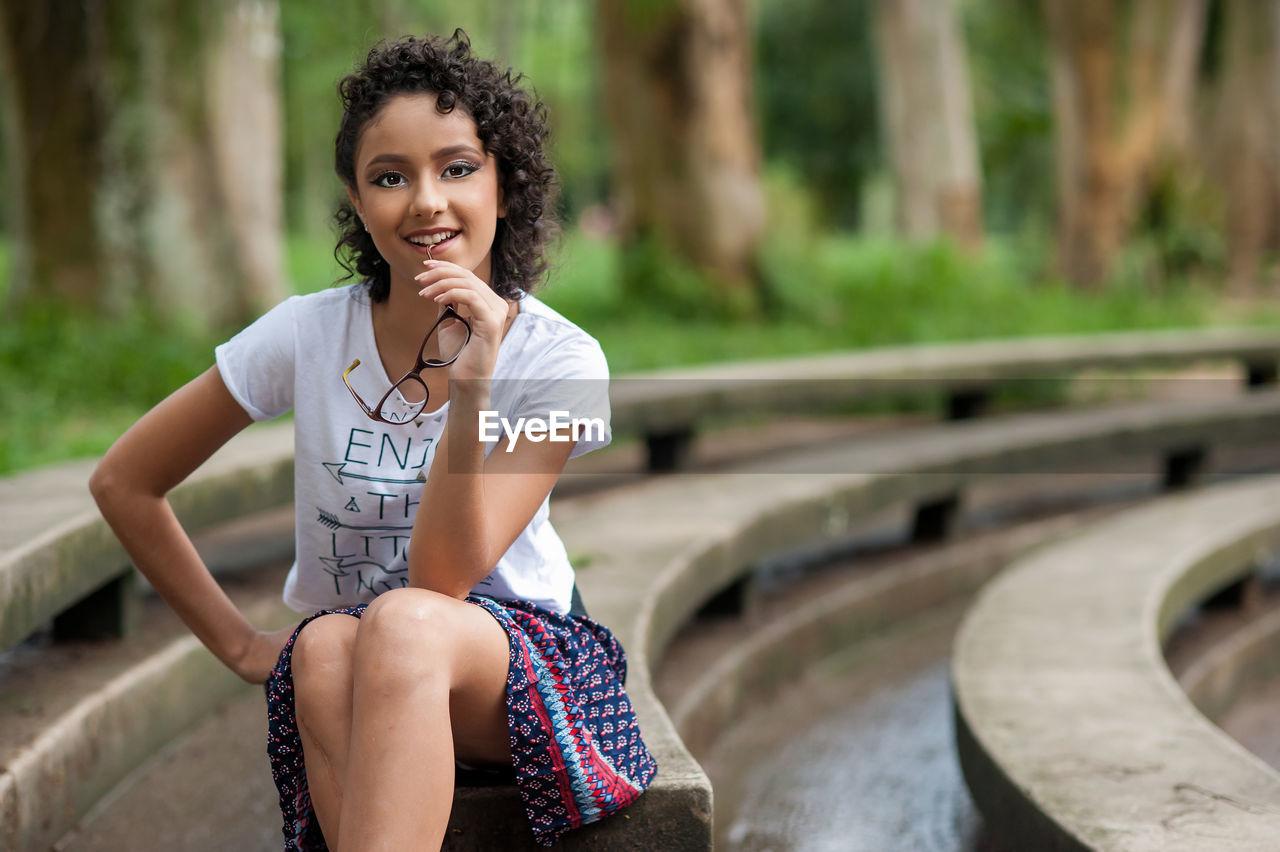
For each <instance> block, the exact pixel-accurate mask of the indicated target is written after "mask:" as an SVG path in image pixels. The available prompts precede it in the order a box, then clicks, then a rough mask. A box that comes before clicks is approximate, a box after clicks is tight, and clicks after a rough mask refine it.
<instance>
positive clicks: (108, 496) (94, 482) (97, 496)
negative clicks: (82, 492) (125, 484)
mask: <svg viewBox="0 0 1280 852" xmlns="http://www.w3.org/2000/svg"><path fill="white" fill-rule="evenodd" d="M119 491H120V477H119V476H118V475H117V474H116V473H115V472H114V471H113V470H112V466H111V464H110V462H109V461H108V460H107V459H103V460H101V461H99V462H98V464H97V466H96V467H95V468H94V469H93V473H91V474H90V475H89V494H90V495H92V497H93V500H94V502H95V503H97V504H98V508H100V509H101V508H103V507H105V506H107V505H108V504H110V503H111V502H112V500H113V497H114V495H116V494H118V493H119Z"/></svg>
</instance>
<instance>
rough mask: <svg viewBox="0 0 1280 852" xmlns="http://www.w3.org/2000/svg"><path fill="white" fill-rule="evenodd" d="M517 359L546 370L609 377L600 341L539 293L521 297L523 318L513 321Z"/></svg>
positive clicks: (514, 353) (513, 337)
mask: <svg viewBox="0 0 1280 852" xmlns="http://www.w3.org/2000/svg"><path fill="white" fill-rule="evenodd" d="M509 337H511V338H512V340H511V343H512V348H513V349H514V350H516V351H515V352H513V353H512V355H513V356H514V358H513V361H515V362H517V363H520V362H522V363H524V364H525V365H530V366H532V365H534V364H537V365H539V366H540V367H541V368H542V369H543V370H545V369H547V368H548V367H549V366H550V365H553V364H554V365H556V369H555V370H554V372H556V373H564V372H565V371H570V372H574V373H582V374H583V375H584V376H591V377H607V376H608V374H609V367H608V363H607V361H606V360H605V356H604V350H603V349H602V348H601V346H600V343H599V341H597V340H596V339H595V338H594V337H592V336H591V335H590V334H587V332H585V331H583V330H582V328H581V327H580V326H578V325H577V324H576V323H574V322H573V321H572V320H570V319H568V318H567V317H565V316H564V315H563V314H561V313H560V312H559V311H556V310H555V309H554V308H552V307H550V306H548V305H547V304H546V303H545V302H543V301H541V300H540V299H538V298H537V297H536V296H531V295H529V294H525V295H524V296H523V297H521V299H520V316H519V321H518V322H517V323H516V324H515V325H513V327H512V334H511V335H509Z"/></svg>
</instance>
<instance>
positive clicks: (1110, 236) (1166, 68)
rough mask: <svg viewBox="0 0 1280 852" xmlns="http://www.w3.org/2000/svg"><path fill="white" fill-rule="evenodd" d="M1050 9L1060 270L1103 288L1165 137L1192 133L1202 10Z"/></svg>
mask: <svg viewBox="0 0 1280 852" xmlns="http://www.w3.org/2000/svg"><path fill="white" fill-rule="evenodd" d="M1130 9H1131V11H1130V12H1129V18H1128V20H1127V21H1124V20H1122V19H1121V15H1120V13H1119V11H1118V9H1117V6H1116V4H1115V2H1114V0H1045V12H1046V17H1047V19H1048V23H1049V33H1050V44H1051V50H1052V69H1053V90H1054V117H1055V120H1056V125H1057V127H1056V131H1057V140H1058V161H1057V165H1058V195H1059V198H1058V204H1059V213H1058V265H1059V269H1060V270H1061V272H1062V273H1063V274H1064V275H1065V276H1066V277H1067V278H1068V279H1069V280H1071V281H1072V282H1074V283H1076V284H1078V285H1080V286H1084V287H1097V286H1099V285H1101V284H1102V282H1103V281H1104V280H1105V278H1106V277H1107V275H1108V274H1109V272H1110V270H1111V266H1112V264H1113V262H1114V261H1115V259H1116V257H1117V256H1118V255H1119V253H1120V250H1121V249H1122V248H1123V246H1124V242H1125V239H1126V238H1127V237H1128V234H1129V230H1130V227H1131V226H1132V224H1133V221H1134V218H1135V217H1136V215H1137V212H1138V210H1139V207H1140V204H1141V202H1142V200H1143V197H1144V193H1145V191H1146V189H1147V188H1148V180H1149V177H1150V172H1151V169H1152V166H1153V165H1154V162H1155V160H1156V157H1157V155H1158V154H1159V152H1160V146H1161V141H1162V137H1163V134H1165V133H1166V132H1167V131H1168V130H1169V129H1170V128H1173V129H1174V130H1177V129H1178V128H1179V127H1185V120H1180V119H1178V118H1174V117H1172V116H1173V115H1174V111H1175V110H1184V109H1187V108H1188V104H1187V100H1188V99H1189V96H1188V95H1187V94H1186V89H1187V87H1188V86H1189V82H1188V81H1189V80H1190V79H1192V78H1193V75H1194V70H1195V63H1196V60H1197V58H1198V56H1199V49H1198V43H1197V42H1198V38H1200V37H1202V35H1203V31H1204V14H1205V0H1133V2H1132V4H1131V5H1130Z"/></svg>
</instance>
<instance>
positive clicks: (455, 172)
mask: <svg viewBox="0 0 1280 852" xmlns="http://www.w3.org/2000/svg"><path fill="white" fill-rule="evenodd" d="M479 169H480V167H479V166H477V165H476V164H475V163H468V162H467V161H466V160H459V161H458V162H456V163H450V164H449V165H447V166H445V167H444V172H443V173H442V176H443V177H447V178H464V177H466V176H467V175H469V174H471V173H472V172H475V171H478V170H479Z"/></svg>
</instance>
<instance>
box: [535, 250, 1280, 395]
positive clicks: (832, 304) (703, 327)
mask: <svg viewBox="0 0 1280 852" xmlns="http://www.w3.org/2000/svg"><path fill="white" fill-rule="evenodd" d="M1042 249H1043V247H1037V246H1036V245H1035V244H1031V243H1028V242H1026V241H1019V240H1015V239H1004V240H993V241H991V242H990V243H989V245H988V247H987V248H986V249H985V250H984V251H983V252H982V253H981V254H980V255H978V256H976V257H968V256H966V255H965V254H963V253H962V252H960V251H959V250H957V249H955V248H954V247H952V246H951V245H949V244H947V243H936V244H933V245H927V246H911V245H908V244H905V243H903V242H901V241H898V240H893V239H887V238H886V239H857V238H852V237H843V236H830V235H827V236H821V235H814V236H812V237H811V238H810V239H809V240H804V241H795V242H792V241H788V240H786V239H782V240H780V241H779V244H778V245H775V246H773V247H771V249H770V250H769V251H766V252H765V253H764V254H763V255H762V262H763V264H764V267H765V271H766V275H767V276H768V278H769V279H770V282H771V293H772V297H773V301H774V304H773V308H772V310H771V312H770V313H769V314H768V315H767V316H766V317H764V318H761V319H757V320H740V321H737V322H732V323H729V322H725V321H724V320H721V319H715V318H709V317H706V316H705V315H699V314H697V313H694V314H688V313H685V312H683V311H680V310H677V309H674V308H673V307H672V306H671V304H669V303H668V302H666V301H663V300H662V299H659V298H657V297H655V298H653V299H651V300H649V301H648V302H647V303H645V302H640V301H637V300H636V299H635V298H634V297H632V296H629V295H628V294H627V293H626V291H625V289H624V287H623V286H622V283H621V281H620V279H619V277H618V276H617V268H618V263H619V255H618V252H617V251H616V250H615V249H613V248H612V247H611V246H610V245H609V244H608V243H606V242H603V241H600V240H598V239H593V238H590V237H587V236H584V235H582V234H580V233H576V234H573V235H571V236H570V238H569V239H568V240H566V243H565V247H564V250H563V252H562V255H561V263H560V265H559V268H558V269H557V271H556V274H555V275H554V276H553V278H552V280H551V284H550V286H549V287H548V289H547V290H546V291H545V292H544V293H543V294H542V297H543V298H544V299H545V300H546V301H547V302H548V303H549V304H551V305H552V306H553V307H555V308H556V309H557V310H560V311H562V312H563V313H565V314H566V315H567V316H569V317H570V318H572V319H573V320H574V321H576V322H578V323H580V324H582V325H583V326H584V327H585V328H586V329H587V330H588V331H589V332H591V333H592V334H593V335H594V336H596V337H597V338H598V339H599V340H600V341H601V344H602V345H603V346H604V348H605V352H606V354H607V355H608V356H609V362H610V366H611V368H612V369H613V370H614V371H616V372H625V371H629V370H638V369H649V368H657V367H663V366H673V365H679V364H688V363H698V362H710V361H724V360H733V359H740V358H763V357H771V356H778V355H786V354H798V353H804V352H815V351H824V350H837V349H849V348H860V347H870V346H889V345H899V344H907V343H924V342H941V341H951V340H972V339H982V338H994V337H1016V336H1027V335H1047V334H1071V333H1086V332H1101V331H1113V330H1122V329H1140V328H1162V327H1163V328H1170V327H1180V326H1195V325H1202V324H1205V323H1206V322H1208V321H1210V320H1218V321H1227V322H1240V321H1242V320H1248V319H1253V320H1256V321H1260V322H1272V323H1275V322H1277V321H1278V320H1280V317H1277V316H1276V315H1274V314H1273V315H1271V316H1269V317H1247V318H1241V317H1224V316H1220V315H1218V314H1216V313H1215V311H1216V310H1217V306H1216V303H1215V302H1214V301H1213V298H1212V296H1211V294H1210V293H1209V292H1207V291H1206V290H1204V289H1202V288H1199V287H1197V286H1195V285H1193V284H1181V285H1169V286H1167V287H1165V288H1164V290H1163V291H1162V292H1160V293H1155V292H1153V291H1152V290H1151V289H1150V288H1149V287H1147V286H1146V285H1145V284H1144V283H1143V282H1142V281H1140V280H1117V281H1116V282H1115V284H1114V286H1112V287H1111V288H1109V289H1107V290H1105V291H1103V292H1101V293H1097V294H1090V293H1082V292H1079V291H1078V290H1075V289H1074V288H1072V287H1070V286H1068V285H1067V284H1065V283H1063V282H1056V281H1048V282H1041V281H1039V279H1040V277H1041V274H1042V272H1041V269H1040V267H1041V263H1042V262H1041V260H1040V258H1042V257H1043V256H1044V254H1043V251H1042Z"/></svg>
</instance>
